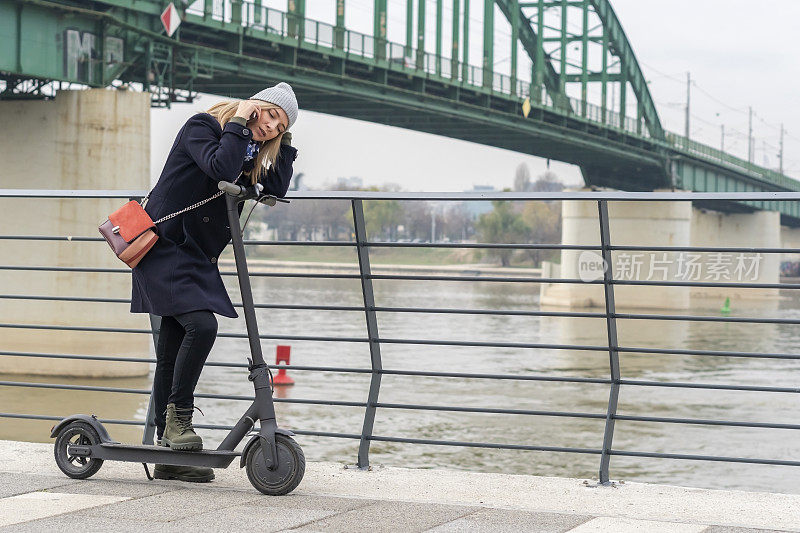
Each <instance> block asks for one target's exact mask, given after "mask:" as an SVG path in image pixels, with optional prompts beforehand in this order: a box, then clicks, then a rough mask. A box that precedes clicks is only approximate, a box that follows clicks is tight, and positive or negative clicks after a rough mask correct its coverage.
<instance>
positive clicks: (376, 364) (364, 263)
mask: <svg viewBox="0 0 800 533" xmlns="http://www.w3.org/2000/svg"><path fill="white" fill-rule="evenodd" d="M143 194H144V191H95V190H92V191H89V190H86V191H79V190H72V191H37V190H14V189H0V198H3V199H8V198H61V199H71V200H72V201H76V202H77V201H82V199H83V200H86V199H89V200H91V199H99V198H119V199H128V198H134V199H135V198H141V197H142V196H143ZM290 198H293V199H295V200H297V201H306V200H312V199H313V200H319V201H333V200H339V201H342V200H346V201H348V202H349V203H350V207H351V210H352V215H353V219H352V220H353V230H354V239H353V240H352V241H322V242H319V241H263V240H248V241H245V244H246V245H247V246H251V247H258V246H277V245H286V246H301V247H303V246H334V247H348V248H351V249H352V250H353V254H354V257H355V258H356V259H357V265H358V266H357V268H358V272H357V273H353V274H349V273H297V272H252V273H251V276H252V277H254V278H255V277H273V278H292V277H294V278H303V277H305V278H312V279H352V280H359V281H360V284H361V298H362V299H363V305H315V304H309V303H304V302H284V303H257V304H256V307H257V308H258V309H276V310H280V309H284V310H285V309H303V310H324V311H333V312H359V313H361V312H363V313H364V316H365V318H366V321H365V322H366V331H365V332H364V335H363V336H356V337H347V336H330V335H319V334H313V333H311V332H301V333H303V334H285V335H275V334H262V335H260V338H261V339H263V340H298V341H310V342H317V341H319V342H334V343H363V344H366V345H367V346H368V348H369V364H368V365H365V366H362V367H342V366H302V365H289V366H282V367H281V368H287V369H292V370H298V371H307V372H331V373H345V374H363V375H369V376H370V381H369V386H368V389H367V390H365V391H364V399H363V401H344V400H333V399H303V398H276V400H275V401H276V402H285V403H294V404H306V405H324V406H332V407H357V408H362V409H364V414H363V417H362V418H361V427H360V428H353V430H352V431H351V432H347V433H343V432H331V431H320V430H317V429H314V428H296V429H295V428H292V430H293V431H295V432H296V433H297V434H299V435H308V436H316V437H329V438H343V439H353V440H358V441H359V446H358V456H357V463H358V465H359V466H360V467H361V468H367V467H368V466H369V462H370V457H369V454H370V445H371V443H374V442H395V443H406V444H412V445H434V446H454V447H469V448H483V449H499V450H534V451H543V452H559V453H569V454H586V455H594V456H597V457H598V460H599V478H600V481H601V482H603V483H606V482H608V481H609V476H610V459H611V457H612V456H619V457H637V458H662V459H682V460H696V461H714V462H728V463H750V464H763V465H783V466H800V457H785V458H759V457H741V456H730V455H718V454H714V453H705V454H687V453H674V452H670V451H664V452H656V451H642V450H630V449H620V448H617V447H615V446H614V436H615V423H616V422H617V421H638V422H648V423H654V424H668V425H697V426H709V427H731V428H760V429H764V428H770V429H789V430H798V429H800V424H794V423H779V422H765V421H743V420H719V419H702V418H681V417H666V416H634V415H623V414H620V413H618V398H619V393H620V390H621V389H622V388H623V387H625V388H632V389H633V388H673V389H674V388H677V389H695V390H708V391H761V392H772V393H786V394H798V393H800V388H798V387H778V386H764V385H745V384H736V383H700V382H681V381H659V380H643V379H630V378H627V377H626V376H625V375H624V374H625V373H624V372H623V371H622V370H621V368H620V354H636V353H639V354H641V353H647V354H654V355H676V354H679V355H692V356H698V357H719V356H727V357H736V358H753V359H767V360H769V359H774V360H800V355H798V354H796V353H761V352H744V351H734V350H697V349H679V348H674V347H672V348H671V347H663V348H662V347H642V346H621V345H620V344H619V342H618V339H617V323H618V321H621V320H647V321H688V322H722V323H734V324H741V323H761V324H791V325H795V324H800V319H793V318H764V317H743V316H736V317H731V316H695V315H682V314H653V313H650V314H643V313H641V314H640V313H620V312H618V310H617V308H616V304H615V294H614V292H615V288H616V287H618V286H623V285H634V286H642V287H644V286H672V287H680V286H683V287H732V286H735V287H740V288H762V289H800V284H798V283H777V284H775V283H747V282H744V283H739V282H737V283H726V282H708V281H700V282H695V281H675V280H670V281H648V280H641V279H617V278H616V277H615V276H614V269H613V268H606V269H605V271H604V273H603V275H602V278H599V279H596V280H589V281H584V280H582V279H574V278H561V277H549V278H547V277H533V276H510V275H491V276H485V275H480V276H476V275H417V274H375V273H373V272H372V268H371V265H370V251H371V250H372V249H375V248H379V247H381V248H399V249H410V248H455V249H480V250H519V249H522V250H525V249H527V250H573V251H585V250H589V251H595V252H597V253H599V254H600V255H601V256H602V259H603V260H604V262H605V264H606V265H612V266H613V264H614V261H613V257H612V253H614V252H616V253H620V252H630V251H642V250H649V251H663V252H721V251H724V252H737V251H738V252H750V253H764V254H777V253H795V254H797V253H800V249H791V248H758V247H708V246H706V247H690V246H648V245H647V243H643V244H642V245H636V246H629V245H626V246H622V245H615V244H614V243H613V236H612V235H611V233H610V230H609V214H608V204H609V202H611V201H623V202H624V201H684V202H685V201H699V200H702V201H706V202H707V201H709V200H717V201H719V200H724V201H742V200H761V201H765V202H767V203H766V204H765V206H766V207H767V208H769V207H770V203H769V202H778V201H800V193H595V192H586V193H582V192H562V193H461V194H458V193H382V192H377V193H371V192H303V193H294V194H292V195H291V196H290ZM488 200H498V201H511V202H520V201H552V200H558V201H592V202H596V204H597V216H598V218H597V224H598V227H599V230H600V243H599V244H598V245H565V244H548V243H544V244H543V243H484V242H463V243H458V242H450V243H444V242H377V241H370V240H369V237H368V235H367V232H366V227H367V225H366V220H365V216H364V208H363V204H364V202H367V201H403V202H418V201H458V202H470V201H488ZM7 231H8V229H5V230H4V232H3V233H4V234H3V235H0V241H10V240H24V241H31V242H42V241H71V242H93V243H96V245H97V246H100V247H105V246H107V245H106V244H105V242H104V240H103V239H102V238H101V237H95V236H65V235H16V234H7V233H6V232H7ZM109 253H111V252H109ZM0 270H1V271H43V272H73V273H93V272H107V273H119V274H122V275H127V274H129V273H130V270H129V269H127V268H92V267H90V266H86V267H62V266H50V265H8V264H3V265H0ZM221 273H222V275H223V276H231V275H235V272H230V271H222V272H221ZM377 280H402V281H406V282H419V281H454V282H461V283H475V282H481V283H487V282H488V283H510V284H541V283H552V284H594V285H601V286H602V288H603V295H604V310H603V311H602V312H588V311H587V312H578V311H543V310H541V309H516V310H515V309H464V308H457V307H452V308H438V307H433V308H432V307H406V306H386V305H380V304H379V303H377V302H376V298H375V295H374V292H373V282H374V281H377ZM120 283H127V282H126V281H125V276H121V278H120ZM19 300H23V301H34V300H39V301H71V302H91V303H97V304H101V305H102V304H114V303H119V304H122V303H128V302H129V301H130V300H128V299H124V298H122V299H121V298H100V297H82V296H48V295H32V294H0V301H3V302H13V301H19ZM235 305H237V306H239V307H241V304H235ZM383 313H420V314H450V315H459V314H461V315H464V314H468V315H476V316H488V317H492V316H525V317H570V318H580V319H584V318H592V319H602V320H603V321H604V322H605V329H606V332H607V339H608V340H607V342H606V343H605V344H597V345H577V344H558V343H542V342H521V341H520V340H518V339H508V340H506V341H503V342H499V341H475V340H452V339H440V338H433V339H431V338H428V339H421V338H387V337H383V336H382V335H381V333H380V332H381V321H380V315H381V314H383ZM155 318H157V317H151V319H155ZM151 324H153V325H154V327H152V328H150V329H133V328H112V327H102V326H68V325H54V324H21V323H2V324H0V328H21V329H26V330H62V331H63V330H68V331H75V332H76V333H77V332H91V331H102V332H113V333H119V334H152V335H154V337H155V336H156V335H157V333H158V331H157V321H152V320H151ZM309 333H310V334H309ZM219 336H220V337H228V338H246V337H247V335H246V334H244V333H220V334H219ZM0 339H2V335H0ZM388 345H408V346H411V345H417V346H418V345H423V346H424V345H428V346H451V347H484V348H486V347H491V348H515V349H525V350H534V351H536V350H560V351H576V350H581V351H590V352H596V353H607V354H608V358H609V363H608V376H607V377H582V376H571V375H560V374H548V373H519V374H514V373H487V372H469V371H468V369H466V368H461V367H459V368H457V369H453V371H426V370H418V369H413V370H407V369H392V368H384V366H383V361H382V356H381V348H382V347H385V346H388ZM0 356H13V357H30V358H44V359H70V360H76V361H123V362H142V363H154V362H155V361H154V360H153V359H151V358H149V357H135V358H126V357H111V356H97V355H81V354H64V353H28V352H15V351H9V350H5V349H3V347H2V341H0ZM206 364H207V365H208V366H221V367H233V368H245V367H246V366H247V365H246V364H245V363H222V362H213V361H209V362H208V363H206ZM273 368H275V367H274V366H273ZM383 376H425V377H436V378H456V379H467V378H468V379H477V380H500V381H521V382H522V381H528V382H531V381H533V382H551V383H569V384H577V385H586V384H594V385H601V386H607V387H608V400H607V402H606V403H605V405H606V409H605V412H597V413H586V412H577V411H556V410H547V409H522V408H517V406H511V407H496V406H485V407H467V406H463V405H457V404H458V399H457V398H452V402H451V403H450V404H449V405H429V404H422V403H394V402H384V401H381V399H380V396H381V389H382V387H383V388H385V387H386V386H387V385H385V384H384V385H382V382H381V379H382V377H383ZM0 386H2V387H18V388H20V390H28V389H37V388H46V389H59V390H80V391H104V392H112V393H121V394H140V395H149V394H150V390H146V389H131V388H120V387H101V386H88V385H72V384H63V383H62V384H59V383H42V382H33V383H32V382H25V381H12V380H5V381H0ZM196 396H197V397H199V398H214V399H238V400H249V399H251V397H249V396H235V395H225V394H209V393H198V394H196ZM387 409H400V410H411V411H435V412H440V413H445V412H450V413H465V414H509V415H518V416H536V417H557V418H562V419H563V418H568V419H576V420H598V421H602V422H603V431H602V433H601V434H598V435H597V439H598V445H597V446H596V447H590V448H587V447H578V446H556V445H551V444H548V443H531V442H515V443H503V442H485V441H469V440H467V441H464V440H445V439H432V438H409V437H406V436H392V435H379V434H375V432H374V422H375V419H376V417H377V416H378V413H379V411H380V410H387ZM69 414H72V413H53V414H48V415H41V414H28V413H9V412H3V413H0V417H5V418H17V419H38V420H60V419H61V418H62V417H63V416H66V415H69ZM279 417H280V413H279ZM103 421H104V422H106V423H109V424H122V425H140V426H145V440H146V439H147V432H149V435H150V437H152V430H153V428H152V425H150V424H146V423H145V421H143V420H119V419H108V420H103ZM196 427H199V428H206V429H230V426H226V425H221V424H197V425H196Z"/></svg>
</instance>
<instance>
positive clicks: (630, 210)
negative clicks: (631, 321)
mask: <svg viewBox="0 0 800 533" xmlns="http://www.w3.org/2000/svg"><path fill="white" fill-rule="evenodd" d="M580 190H582V191H588V190H589V189H580ZM561 205H562V243H563V244H571V245H590V246H599V245H600V227H599V219H598V209H597V202H596V201H577V202H576V201H564V202H562V204H561ZM691 210H692V208H691V205H690V204H689V203H688V202H628V201H624V202H623V201H618V202H609V203H608V214H609V218H610V221H609V230H610V237H611V245H612V246H613V245H628V246H633V245H640V246H644V245H650V246H688V245H689V242H690V238H691V215H692V213H691ZM676 255H677V254H676V253H674V252H670V253H667V252H647V251H641V252H640V251H616V252H613V254H612V260H613V263H614V265H613V275H614V278H615V279H622V280H633V279H641V280H647V279H650V280H652V281H656V280H658V281H664V280H671V279H674V278H675V275H676ZM601 269H602V258H601V257H600V253H599V252H594V251H581V250H562V252H561V265H560V272H553V275H552V276H551V277H557V278H564V279H566V278H569V279H582V280H584V281H588V280H601V279H602V276H603V275H602V270H601ZM540 296H541V303H542V305H544V306H547V305H553V306H558V307H571V308H580V307H604V306H605V303H604V297H603V286H602V285H600V284H596V285H593V284H583V283H581V284H577V283H574V284H573V283H550V284H542V286H541V288H540ZM614 297H615V300H616V303H617V307H619V308H620V309H622V308H625V307H629V306H635V307H665V308H672V309H683V308H686V307H688V305H689V291H688V290H687V289H685V288H682V287H658V286H638V285H617V286H615V288H614Z"/></svg>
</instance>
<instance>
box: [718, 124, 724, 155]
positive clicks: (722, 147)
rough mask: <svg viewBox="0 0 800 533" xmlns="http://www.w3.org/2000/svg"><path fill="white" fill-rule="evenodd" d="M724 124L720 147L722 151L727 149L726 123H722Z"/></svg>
mask: <svg viewBox="0 0 800 533" xmlns="http://www.w3.org/2000/svg"><path fill="white" fill-rule="evenodd" d="M721 126H722V136H721V137H720V141H719V149H720V150H721V151H723V152H724V151H725V124H721Z"/></svg>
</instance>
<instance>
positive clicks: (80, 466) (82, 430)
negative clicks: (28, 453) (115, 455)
mask: <svg viewBox="0 0 800 533" xmlns="http://www.w3.org/2000/svg"><path fill="white" fill-rule="evenodd" d="M94 444H100V435H98V434H97V430H95V429H94V428H93V427H92V426H91V425H90V424H87V423H86V422H79V421H75V422H70V423H69V424H67V425H66V427H64V429H62V430H61V431H60V432H59V434H58V436H57V437H56V443H55V449H54V453H55V456H56V464H57V465H58V468H60V469H61V471H62V472H64V473H65V474H66V475H68V476H69V477H71V478H73V479H86V478H88V477H91V476H93V475H95V474H96V473H97V471H98V470H100V467H101V466H103V460H102V459H93V458H91V457H78V456H73V455H70V454H69V453H68V451H67V447H68V446H70V445H81V446H92V445H94Z"/></svg>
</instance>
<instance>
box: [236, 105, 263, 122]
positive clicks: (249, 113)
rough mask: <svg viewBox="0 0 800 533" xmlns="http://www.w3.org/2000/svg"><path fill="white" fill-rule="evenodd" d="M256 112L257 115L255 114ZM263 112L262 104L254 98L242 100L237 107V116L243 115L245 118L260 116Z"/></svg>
mask: <svg viewBox="0 0 800 533" xmlns="http://www.w3.org/2000/svg"><path fill="white" fill-rule="evenodd" d="M253 113H255V116H253ZM260 114H261V106H260V105H259V103H258V102H256V101H254V100H242V101H241V102H239V107H237V108H236V115H235V116H237V117H242V118H243V119H245V120H250V119H253V118H258V117H259V115H260Z"/></svg>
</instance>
